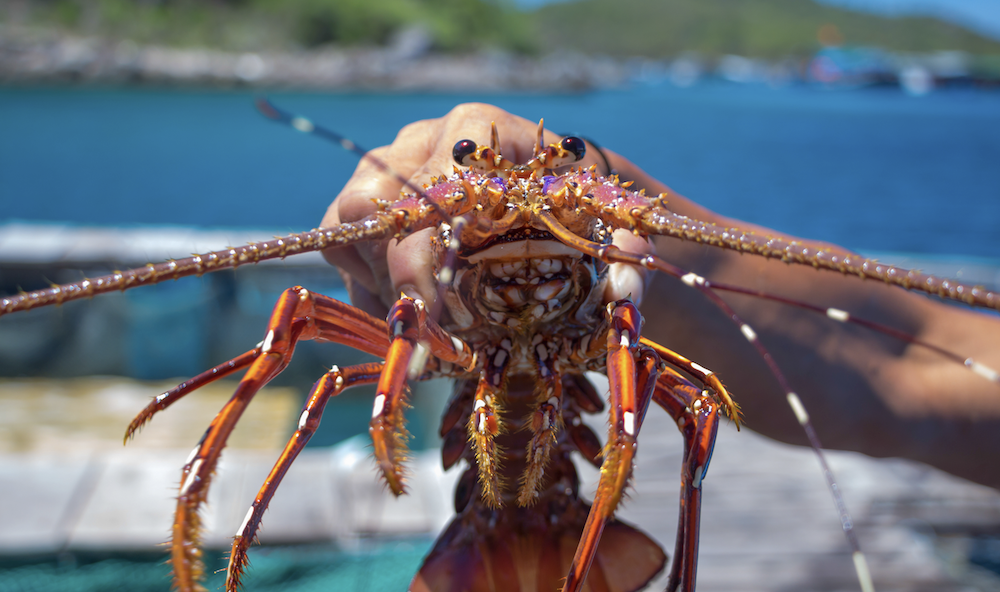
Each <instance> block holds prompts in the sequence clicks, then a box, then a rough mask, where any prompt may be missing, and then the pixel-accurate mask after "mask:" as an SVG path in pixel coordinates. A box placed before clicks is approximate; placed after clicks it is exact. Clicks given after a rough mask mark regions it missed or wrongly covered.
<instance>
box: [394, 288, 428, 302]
mask: <svg viewBox="0 0 1000 592" xmlns="http://www.w3.org/2000/svg"><path fill="white" fill-rule="evenodd" d="M399 291H400V292H401V293H402V294H403V296H406V297H407V298H413V299H414V300H419V301H421V302H426V299H425V298H424V297H423V296H421V295H420V292H418V291H417V287H416V286H414V285H413V284H403V285H402V286H400V287H399Z"/></svg>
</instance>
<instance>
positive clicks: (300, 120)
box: [254, 97, 500, 319]
mask: <svg viewBox="0 0 1000 592" xmlns="http://www.w3.org/2000/svg"><path fill="white" fill-rule="evenodd" d="M254 104H255V105H256V106H257V110H258V111H260V113H261V115H263V116H264V117H267V118H268V119H271V120H273V121H277V122H279V123H284V124H285V125H288V126H290V127H292V128H294V129H297V130H298V131H300V132H302V133H304V134H312V135H314V136H318V137H320V138H323V139H324V140H328V141H330V142H333V143H334V144H338V145H340V147H341V148H343V149H344V150H347V151H348V152H352V153H354V154H356V155H357V156H358V157H359V158H360V159H361V160H367V161H368V162H369V163H371V164H373V165H375V166H376V167H377V168H378V169H379V170H381V171H383V172H385V173H386V174H388V175H391V176H392V177H394V178H395V179H396V180H397V181H399V182H400V183H402V184H403V186H404V187H406V188H407V189H409V190H411V191H413V192H414V193H415V194H417V195H418V196H420V197H422V198H424V201H426V202H427V204H428V205H430V207H431V209H433V210H434V212H435V213H436V214H437V215H438V216H440V217H441V220H443V221H444V222H446V223H447V224H449V225H450V226H451V228H452V238H451V240H450V241H449V243H448V245H447V246H448V253H447V255H446V256H445V261H444V265H443V266H442V267H441V270H440V271H439V272H438V293H437V298H435V299H434V306H433V308H432V309H431V311H430V314H431V318H432V319H437V318H438V315H439V313H440V310H441V306H442V302H443V301H444V292H445V290H446V289H447V287H448V286H450V285H451V281H452V280H453V279H454V275H455V272H454V269H455V262H456V261H457V259H458V247H459V246H460V243H459V239H458V236H459V233H460V231H461V228H462V226H464V225H465V223H466V220H465V219H464V218H462V217H461V216H455V217H451V216H449V215H448V212H446V211H444V208H442V207H441V206H440V205H438V204H437V203H436V202H435V201H434V200H433V199H431V198H430V196H428V195H427V192H426V191H424V190H423V188H422V187H418V186H417V185H415V184H414V183H413V182H411V181H410V180H409V179H407V178H406V177H404V176H403V175H401V174H400V173H398V172H397V171H396V170H395V169H394V168H392V167H391V166H390V165H389V163H387V162H385V161H384V160H381V159H379V158H377V157H375V156H373V155H372V154H371V153H370V152H369V151H368V150H366V149H364V148H362V147H361V146H359V145H357V144H355V143H354V141H353V140H351V139H349V138H347V137H345V136H342V135H340V134H338V133H337V132H335V131H333V130H331V129H329V128H326V127H324V126H322V125H319V124H316V123H314V122H312V121H311V120H309V119H307V118H305V117H302V116H301V115H293V114H292V113H289V112H288V111H285V110H284V109H281V108H279V107H277V106H276V105H275V104H274V103H272V102H271V101H269V100H268V99H267V98H266V97H258V98H257V99H256V100H255V101H254ZM492 142H493V143H494V144H496V146H497V148H496V151H497V153H499V145H500V140H499V136H498V134H497V128H496V124H494V125H493V137H492Z"/></svg>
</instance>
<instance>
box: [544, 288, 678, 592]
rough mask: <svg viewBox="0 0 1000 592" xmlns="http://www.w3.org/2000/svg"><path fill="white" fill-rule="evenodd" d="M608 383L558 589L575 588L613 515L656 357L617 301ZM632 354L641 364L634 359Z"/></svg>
mask: <svg viewBox="0 0 1000 592" xmlns="http://www.w3.org/2000/svg"><path fill="white" fill-rule="evenodd" d="M608 316H609V317H610V321H611V322H610V330H609V331H608V333H607V343H608V360H607V369H608V382H609V385H610V391H611V405H610V407H611V409H610V421H609V423H610V426H611V427H610V430H609V434H608V443H607V444H606V445H605V448H604V462H603V464H602V465H601V477H600V481H599V482H598V485H597V495H595V496H594V503H593V505H592V506H591V508H590V514H589V515H588V516H587V522H586V525H585V526H584V529H583V535H582V536H581V538H580V543H579V545H578V546H577V548H576V554H575V555H574V557H573V562H572V563H571V564H570V568H569V574H568V575H567V577H566V584H565V586H564V587H563V592H579V591H580V590H581V589H582V588H583V584H584V580H586V577H587V572H588V571H590V565H591V563H592V562H593V560H594V557H595V555H596V553H597V545H598V543H599V542H600V540H601V533H602V532H603V530H604V526H605V525H606V524H607V523H608V521H609V520H610V519H611V518H612V517H613V515H614V512H615V509H616V508H617V507H618V503H619V502H620V501H621V496H622V494H623V492H624V491H625V487H626V485H627V484H628V480H629V478H630V477H631V474H632V462H633V460H634V458H635V452H636V448H637V443H636V438H637V437H638V435H639V428H640V427H641V425H642V420H643V418H644V416H645V412H646V409H647V408H648V406H649V401H650V398H651V397H652V393H653V388H654V386H655V384H656V378H657V376H658V374H659V366H660V360H659V358H658V357H657V356H656V354H655V353H654V352H653V351H652V350H651V349H649V348H641V349H640V347H639V328H640V326H641V323H642V316H641V315H640V314H639V311H638V310H637V309H636V308H635V305H634V304H632V303H631V302H630V301H628V300H621V301H618V302H616V303H612V304H609V305H608ZM636 358H639V361H640V362H641V363H639V364H637V360H636Z"/></svg>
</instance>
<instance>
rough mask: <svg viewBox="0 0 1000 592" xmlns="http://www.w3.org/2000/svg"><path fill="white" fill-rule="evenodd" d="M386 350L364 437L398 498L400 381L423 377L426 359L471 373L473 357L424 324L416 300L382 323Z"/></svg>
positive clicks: (400, 303)
mask: <svg viewBox="0 0 1000 592" xmlns="http://www.w3.org/2000/svg"><path fill="white" fill-rule="evenodd" d="M386 323H387V330H388V339H389V342H390V344H389V348H388V351H387V352H386V353H385V355H384V357H385V368H384V369H383V371H382V376H381V378H380V379H379V382H378V388H377V389H376V391H375V404H374V407H373V409H372V420H371V423H370V424H369V433H370V434H371V437H372V444H373V446H374V451H375V460H376V461H377V462H378V465H379V469H380V470H381V472H382V475H383V476H384V477H385V480H386V483H387V484H388V485H389V489H390V490H392V492H393V493H394V494H395V495H401V494H403V493H404V483H403V480H404V468H403V461H404V460H405V457H406V452H407V450H406V441H407V439H408V437H409V434H407V432H406V427H405V423H406V422H405V418H404V416H403V412H404V410H405V408H406V379H407V378H417V377H419V376H420V375H421V374H423V372H424V365H425V363H426V361H427V356H429V355H433V356H434V357H435V358H438V359H439V360H441V361H442V366H443V368H442V369H443V370H445V371H450V368H448V367H446V365H448V364H451V363H457V364H459V365H461V366H462V367H466V368H467V367H471V365H472V364H474V363H475V355H474V354H473V353H472V351H471V350H470V349H469V348H468V347H467V346H466V345H465V343H464V342H463V341H462V340H461V339H458V338H457V337H454V336H452V335H450V334H449V333H447V332H446V331H444V330H443V329H441V328H440V327H439V326H438V325H437V324H436V323H434V321H433V320H431V319H429V318H427V313H426V311H425V309H424V304H423V302H422V301H420V300H415V299H413V298H408V297H403V298H400V299H399V300H397V301H396V303H395V304H394V305H393V306H392V309H391V310H390V311H389V317H388V320H387V321H386Z"/></svg>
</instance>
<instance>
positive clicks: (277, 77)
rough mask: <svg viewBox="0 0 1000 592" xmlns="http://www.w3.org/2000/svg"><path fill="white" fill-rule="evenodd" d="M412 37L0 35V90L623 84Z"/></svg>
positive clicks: (583, 70) (600, 65)
mask: <svg viewBox="0 0 1000 592" xmlns="http://www.w3.org/2000/svg"><path fill="white" fill-rule="evenodd" d="M428 47H429V44H428V43H427V42H426V40H424V39H422V38H420V37H419V35H411V36H409V37H407V36H405V35H404V36H402V37H401V38H399V39H397V40H396V42H394V43H393V44H392V45H390V46H389V47H385V48H366V49H355V48H351V49H342V48H320V49H315V50H302V51H276V52H260V53H257V52H244V53H238V52H226V51H219V50H213V49H195V48H173V47H161V46H155V45H138V44H136V43H134V42H132V41H128V40H124V41H113V40H109V39H102V38H95V37H71V36H65V35H59V34H56V33H54V32H40V31H27V30H16V29H12V28H2V27H0V84H8V85H17V84H67V83H69V84H110V85H115V84H149V85H162V86H198V87H205V86H209V87H250V88H288V89H304V90H313V89H314V90H365V89H373V90H374V89H378V90H406V91H414V90H417V91H430V92H433V91H447V92H453V91H461V90H542V91H558V90H569V91H578V90H586V89H592V88H605V87H613V86H617V85H620V84H623V83H624V82H625V81H626V80H627V78H628V76H627V75H626V67H625V64H624V63H623V62H621V61H618V60H613V59H610V58H593V57H587V56H583V55H580V54H553V55H548V56H545V57H540V58H527V57H520V56H514V55H510V54H505V53H500V52H492V53H491V52H480V53H475V54H470V55H465V56H456V55H444V54H435V53H432V52H430V51H428Z"/></svg>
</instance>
